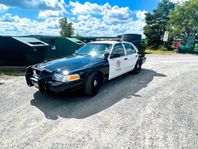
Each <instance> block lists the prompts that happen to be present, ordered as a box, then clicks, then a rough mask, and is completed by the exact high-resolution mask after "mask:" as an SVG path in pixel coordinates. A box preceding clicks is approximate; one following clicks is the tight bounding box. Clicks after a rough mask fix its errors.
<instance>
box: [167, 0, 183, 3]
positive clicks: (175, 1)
mask: <svg viewBox="0 0 198 149" xmlns="http://www.w3.org/2000/svg"><path fill="white" fill-rule="evenodd" d="M170 1H171V2H173V3H183V2H185V1H187V0H170Z"/></svg>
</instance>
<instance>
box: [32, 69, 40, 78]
mask: <svg viewBox="0 0 198 149" xmlns="http://www.w3.org/2000/svg"><path fill="white" fill-rule="evenodd" d="M40 74H41V71H40V70H36V69H33V75H37V76H39V75H40Z"/></svg>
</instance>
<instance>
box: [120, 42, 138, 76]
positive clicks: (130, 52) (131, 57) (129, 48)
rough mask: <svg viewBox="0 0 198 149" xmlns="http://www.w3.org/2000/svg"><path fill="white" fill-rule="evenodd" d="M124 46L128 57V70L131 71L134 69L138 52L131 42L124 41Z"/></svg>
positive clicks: (126, 62) (126, 59) (126, 61)
mask: <svg viewBox="0 0 198 149" xmlns="http://www.w3.org/2000/svg"><path fill="white" fill-rule="evenodd" d="M123 45H124V48H125V50H126V58H125V64H126V66H125V67H126V70H127V71H128V72H129V71H131V70H133V68H134V67H135V64H136V62H137V60H138V53H137V51H136V50H135V48H134V47H133V45H132V44H130V43H123Z"/></svg>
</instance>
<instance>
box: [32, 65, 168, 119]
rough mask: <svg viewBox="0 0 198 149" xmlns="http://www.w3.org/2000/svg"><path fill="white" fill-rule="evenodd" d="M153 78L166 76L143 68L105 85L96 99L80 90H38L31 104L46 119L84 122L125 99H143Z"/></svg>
mask: <svg viewBox="0 0 198 149" xmlns="http://www.w3.org/2000/svg"><path fill="white" fill-rule="evenodd" d="M154 77H166V75H164V74H160V73H157V72H155V71H153V70H149V69H142V71H141V72H140V73H139V74H138V75H131V74H130V73H128V74H125V75H123V76H120V77H118V78H116V79H113V80H111V81H108V82H106V83H105V84H104V85H103V86H102V87H101V89H100V91H99V93H98V94H97V95H96V96H95V97H86V96H85V95H83V93H82V91H81V90H78V91H72V92H65V93H63V94H53V93H48V94H41V93H40V92H39V91H37V92H36V93H34V99H32V100H31V105H33V106H35V107H37V108H38V109H39V110H41V111H42V112H43V113H44V114H45V117H46V118H47V119H52V120H56V119H58V117H62V118H77V119H83V118H86V117H89V116H91V115H94V114H96V113H98V112H100V111H103V110H105V109H107V108H109V107H111V106H112V105H114V104H115V103H117V102H119V101H120V100H122V99H124V98H131V97H132V96H136V97H141V95H138V94H137V92H138V91H139V90H141V89H143V88H145V87H147V85H148V84H149V83H150V82H151V81H152V80H153V78H154Z"/></svg>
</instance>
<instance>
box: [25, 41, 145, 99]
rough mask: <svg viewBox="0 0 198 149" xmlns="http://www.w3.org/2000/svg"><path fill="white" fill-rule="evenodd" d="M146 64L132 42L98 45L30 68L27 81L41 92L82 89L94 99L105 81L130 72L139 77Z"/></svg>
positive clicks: (88, 45)
mask: <svg viewBox="0 0 198 149" xmlns="http://www.w3.org/2000/svg"><path fill="white" fill-rule="evenodd" d="M145 60H146V58H145V57H142V56H140V55H139V54H138V49H137V48H136V47H135V46H134V45H133V44H131V43H129V42H123V41H95V42H90V43H88V44H86V45H84V46H83V47H81V48H80V49H79V50H78V51H76V52H75V53H74V54H73V55H72V56H71V57H65V58H61V59H57V60H53V61H49V62H44V63H40V64H36V65H33V66H30V67H29V68H28V69H27V72H26V81H27V84H28V86H35V87H37V88H38V89H39V90H40V91H41V92H45V91H49V90H50V91H54V92H62V91H65V90H68V89H74V88H79V87H82V88H83V90H84V93H85V94H86V95H88V96H94V95H96V94H97V93H98V91H99V89H100V87H101V85H102V84H103V83H104V82H105V81H107V80H111V79H114V78H116V77H118V76H120V75H123V74H125V73H128V72H133V73H139V72H140V70H141V66H142V64H143V63H144V62H145Z"/></svg>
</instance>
